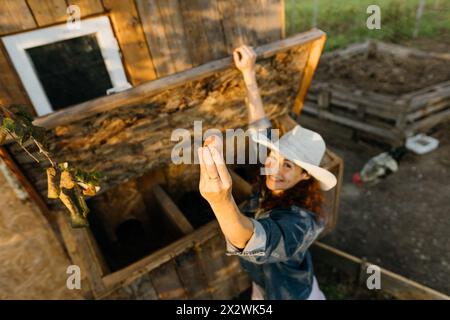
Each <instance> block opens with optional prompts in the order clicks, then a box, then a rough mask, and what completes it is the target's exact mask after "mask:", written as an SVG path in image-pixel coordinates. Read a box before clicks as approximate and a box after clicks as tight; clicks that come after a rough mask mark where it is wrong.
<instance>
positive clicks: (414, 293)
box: [312, 241, 450, 300]
mask: <svg viewBox="0 0 450 320" xmlns="http://www.w3.org/2000/svg"><path fill="white" fill-rule="evenodd" d="M312 253H313V257H314V258H315V259H317V260H319V261H321V262H323V263H326V264H328V265H330V266H334V267H336V268H337V269H339V270H341V271H342V272H344V273H347V274H348V275H350V276H354V277H355V279H357V278H358V277H359V274H360V272H361V268H363V267H364V266H366V265H367V264H368V263H367V262H366V261H364V260H362V259H359V258H357V257H355V256H352V255H350V254H348V253H346V252H343V251H341V250H338V249H336V248H334V247H332V246H329V245H327V244H324V243H321V242H318V241H316V242H315V243H314V245H313V246H312ZM364 271H365V270H364ZM380 271H381V290H383V291H385V292H387V293H389V294H391V295H393V296H394V297H395V298H397V299H432V300H436V299H437V300H450V297H449V296H447V295H445V294H443V293H441V292H438V291H436V290H433V289H431V288H429V287H427V286H424V285H422V284H420V283H417V282H415V281H412V280H410V279H407V278H405V277H402V276H401V275H399V274H396V273H394V272H392V271H389V270H386V269H383V268H380Z"/></svg>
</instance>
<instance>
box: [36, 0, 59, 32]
mask: <svg viewBox="0 0 450 320" xmlns="http://www.w3.org/2000/svg"><path fill="white" fill-rule="evenodd" d="M28 5H29V6H30V8H31V10H32V12H33V16H34V18H35V19H36V21H37V23H38V25H39V26H40V27H42V26H46V25H49V24H54V23H58V22H64V21H67V17H68V16H67V12H66V10H67V3H66V1H65V0H28Z"/></svg>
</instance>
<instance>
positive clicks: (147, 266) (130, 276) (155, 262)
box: [103, 221, 219, 288]
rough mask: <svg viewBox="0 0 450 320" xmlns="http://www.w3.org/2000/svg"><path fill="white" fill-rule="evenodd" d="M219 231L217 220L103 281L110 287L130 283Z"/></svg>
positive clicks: (106, 277) (107, 276)
mask: <svg viewBox="0 0 450 320" xmlns="http://www.w3.org/2000/svg"><path fill="white" fill-rule="evenodd" d="M218 232H219V226H218V223H217V221H211V222H209V223H208V224H206V225H204V226H202V227H200V228H198V229H197V230H196V231H195V232H193V233H191V234H189V235H187V236H185V237H183V238H181V239H179V240H177V241H175V242H174V243H172V244H170V245H168V246H167V247H164V248H162V249H160V250H158V251H156V252H154V253H152V254H151V255H149V256H147V257H145V258H143V259H141V260H139V261H137V262H135V263H133V264H131V265H129V266H127V267H125V268H123V269H121V270H119V271H116V272H114V273H111V274H109V275H106V276H105V277H103V283H104V284H105V286H106V287H108V288H115V287H117V286H120V285H122V284H123V283H125V282H126V283H130V282H131V281H134V280H135V279H137V278H139V277H141V276H142V275H143V274H145V273H147V272H149V271H152V270H155V269H156V268H158V267H159V266H161V265H162V264H164V263H165V262H167V261H170V260H171V259H172V258H173V257H174V256H176V255H179V254H181V253H183V252H185V251H186V250H188V249H190V248H192V247H194V246H195V245H196V244H203V243H205V242H207V241H209V239H211V237H213V236H215V235H216V234H217V233H218Z"/></svg>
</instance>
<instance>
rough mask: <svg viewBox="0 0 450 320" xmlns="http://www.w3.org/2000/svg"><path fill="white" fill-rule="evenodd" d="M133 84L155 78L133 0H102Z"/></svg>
mask: <svg viewBox="0 0 450 320" xmlns="http://www.w3.org/2000/svg"><path fill="white" fill-rule="evenodd" d="M103 4H104V5H105V8H106V9H107V10H108V11H109V16H110V17H111V22H112V27H113V28H114V32H115V35H116V37H117V40H118V42H119V45H120V49H121V51H122V54H123V59H124V62H125V63H124V65H125V69H126V70H127V73H128V75H129V76H130V80H131V82H132V84H133V85H139V84H141V83H144V82H147V81H151V80H154V79H156V78H157V76H156V71H155V69H154V66H153V62H152V57H151V55H150V51H149V49H148V46H147V42H146V39H145V34H144V30H143V29H142V25H141V23H140V18H139V14H138V12H137V9H136V4H135V2H134V0H103Z"/></svg>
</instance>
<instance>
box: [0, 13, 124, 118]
mask: <svg viewBox="0 0 450 320" xmlns="http://www.w3.org/2000/svg"><path fill="white" fill-rule="evenodd" d="M80 23H81V24H80V28H79V29H74V30H72V29H73V28H72V29H71V28H69V27H68V25H67V24H63V25H57V26H52V27H48V28H43V29H38V30H33V31H29V32H25V33H21V34H16V35H11V36H6V37H3V38H2V40H3V43H4V45H5V47H6V50H7V52H8V54H9V57H10V59H11V61H12V63H13V65H14V67H15V69H16V71H17V73H18V74H19V77H20V79H21V80H22V83H23V85H24V87H25V90H26V91H27V93H28V95H29V97H30V100H31V102H32V103H33V105H34V108H35V110H36V112H37V114H38V115H39V116H43V115H46V114H49V113H52V112H54V110H53V108H52V106H51V103H50V101H49V100H48V98H47V95H46V94H45V91H44V88H43V87H42V85H41V82H40V81H39V78H38V76H37V74H36V72H35V69H34V66H33V62H32V60H31V59H30V57H29V55H28V54H27V52H26V50H27V49H30V48H34V47H38V46H42V45H46V44H51V43H54V42H58V41H63V40H69V39H72V38H77V37H82V36H86V35H89V34H95V36H96V38H97V42H98V45H99V47H100V50H101V54H102V56H103V59H104V62H105V66H106V69H107V71H108V74H109V77H110V78H111V82H112V84H113V88H111V89H109V90H108V94H109V93H111V92H118V91H122V90H126V89H129V88H130V87H131V85H130V84H129V83H128V81H127V77H126V74H125V70H124V67H123V65H122V60H121V57H120V51H119V46H118V44H117V40H116V39H115V37H114V34H113V32H112V28H111V24H110V21H109V18H108V17H107V16H101V17H96V18H90V19H83V20H81V21H80ZM106 94H107V92H105V95H106Z"/></svg>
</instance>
